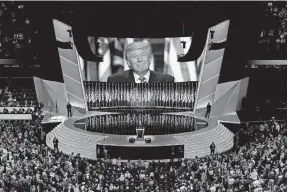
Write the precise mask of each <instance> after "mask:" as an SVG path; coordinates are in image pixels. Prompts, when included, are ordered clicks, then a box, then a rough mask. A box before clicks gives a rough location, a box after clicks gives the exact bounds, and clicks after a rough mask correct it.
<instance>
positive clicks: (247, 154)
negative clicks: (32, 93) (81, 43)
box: [0, 118, 287, 192]
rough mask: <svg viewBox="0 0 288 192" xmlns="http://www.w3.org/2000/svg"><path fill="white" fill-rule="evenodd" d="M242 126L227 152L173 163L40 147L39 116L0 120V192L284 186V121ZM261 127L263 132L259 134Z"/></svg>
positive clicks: (217, 189)
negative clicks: (84, 155)
mask: <svg viewBox="0 0 288 192" xmlns="http://www.w3.org/2000/svg"><path fill="white" fill-rule="evenodd" d="M278 125H279V126H277V129H273V128H272V127H273V126H271V125H270V124H267V125H263V126H264V130H263V126H258V128H259V129H257V128H255V127H253V128H252V127H250V125H248V126H246V128H245V129H243V132H244V133H245V138H249V139H248V140H246V141H245V143H238V145H237V147H235V148H234V149H233V150H232V151H229V152H227V153H223V154H217V148H216V153H215V154H214V155H209V156H206V157H202V158H198V157H196V158H195V159H183V160H180V161H176V162H173V161H171V162H155V161H153V162H151V161H141V160H139V161H133V162H131V161H128V162H126V161H121V159H98V160H97V161H90V160H87V159H85V158H82V157H81V156H80V154H73V153H72V154H71V155H65V154H63V153H62V152H61V151H60V152H59V151H58V150H57V151H55V152H54V151H53V150H51V149H49V148H47V147H46V146H45V133H44V132H43V131H42V129H41V124H40V119H39V118H37V119H34V120H32V121H15V122H8V121H6V122H5V121H4V122H1V123H0V128H1V136H0V156H1V164H0V191H13V192H16V191H17V192H18V191H25V192H26V191H27V192H28V191H32V192H35V191H37V192H42V191H55V192H56V191H57V192H61V191H65V192H66V191H81V192H82V191H88V192H89V191H99V192H100V191H129V192H130V191H141V192H144V191H145V192H146V191H177V192H178V191H180V192H186V191H187V192H188V191H193V192H194V191H195V192H196V191H197V192H198V191H201V192H202V191H203V192H204V191H205V192H206V191H211V192H220V191H221V192H222V191H229V192H231V191H233V192H234V191H255V192H258V191H271V192H272V191H283V192H284V191H286V190H287V188H286V186H287V182H286V181H287V173H286V172H287V155H286V153H287V146H286V139H287V138H286V132H287V127H286V123H281V124H278ZM262 132H263V134H261V133H262Z"/></svg>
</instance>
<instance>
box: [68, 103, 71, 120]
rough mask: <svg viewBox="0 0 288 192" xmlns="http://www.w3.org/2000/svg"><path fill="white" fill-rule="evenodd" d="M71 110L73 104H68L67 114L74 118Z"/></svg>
mask: <svg viewBox="0 0 288 192" xmlns="http://www.w3.org/2000/svg"><path fill="white" fill-rule="evenodd" d="M71 108H72V106H71V104H70V103H69V102H68V104H67V113H68V117H72V112H71Z"/></svg>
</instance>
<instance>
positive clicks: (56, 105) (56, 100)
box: [56, 100, 59, 113]
mask: <svg viewBox="0 0 288 192" xmlns="http://www.w3.org/2000/svg"><path fill="white" fill-rule="evenodd" d="M58 112H59V111H58V105H57V100H56V113H58Z"/></svg>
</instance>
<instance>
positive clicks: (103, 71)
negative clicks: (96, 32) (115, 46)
mask: <svg viewBox="0 0 288 192" xmlns="http://www.w3.org/2000/svg"><path fill="white" fill-rule="evenodd" d="M98 42H99V43H100V45H99V49H98V53H99V54H101V55H103V61H102V62H100V63H99V67H98V75H99V81H101V82H106V81H107V79H108V77H109V76H110V75H111V74H112V71H111V54H110V48H109V40H108V38H99V39H98Z"/></svg>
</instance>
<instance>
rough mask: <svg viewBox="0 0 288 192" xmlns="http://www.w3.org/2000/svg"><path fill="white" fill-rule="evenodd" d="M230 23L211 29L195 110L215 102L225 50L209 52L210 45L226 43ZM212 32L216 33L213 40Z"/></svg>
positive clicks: (226, 22) (225, 22) (223, 23)
mask: <svg viewBox="0 0 288 192" xmlns="http://www.w3.org/2000/svg"><path fill="white" fill-rule="evenodd" d="M229 23H230V21H229V20H226V21H224V22H222V23H219V24H218V25H216V26H214V27H211V28H210V29H209V32H208V36H207V42H206V46H205V48H204V51H205V53H204V55H205V56H204V65H202V70H201V74H200V78H199V87H198V91H197V98H196V101H197V102H196V107H195V109H200V108H203V107H206V106H207V104H208V103H213V102H214V98H215V93H216V87H217V84H218V81H219V75H220V70H221V65H222V60H223V55H224V52H225V48H223V49H220V50H209V44H210V43H212V42H213V43H221V42H224V41H226V39H227V36H228V29H229ZM211 31H214V37H213V39H212V38H211V36H210V32H211Z"/></svg>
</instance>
